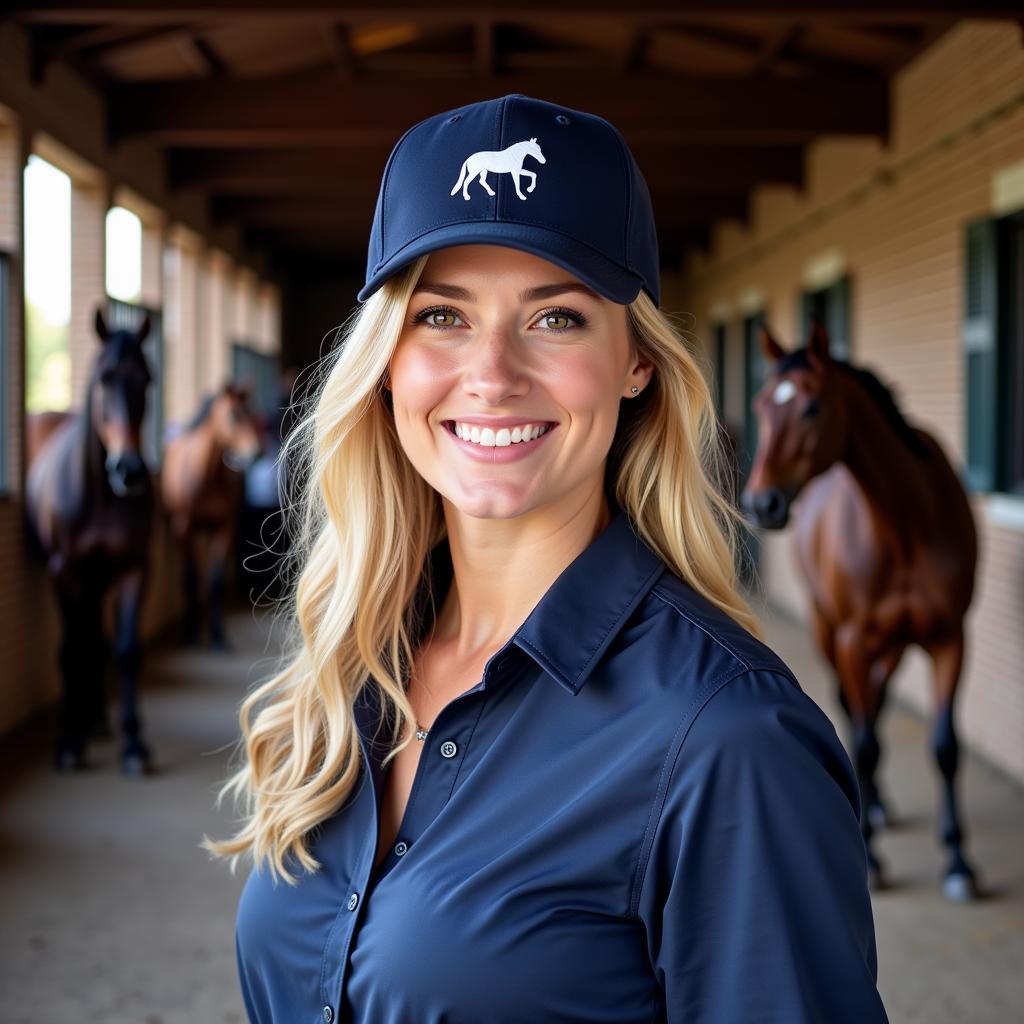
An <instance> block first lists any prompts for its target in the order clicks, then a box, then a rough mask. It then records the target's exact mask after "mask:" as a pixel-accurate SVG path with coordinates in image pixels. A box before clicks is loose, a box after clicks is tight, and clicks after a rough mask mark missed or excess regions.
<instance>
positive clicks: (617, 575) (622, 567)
mask: <svg viewBox="0 0 1024 1024" xmlns="http://www.w3.org/2000/svg"><path fill="white" fill-rule="evenodd" d="M611 513H612V518H611V521H610V522H609V523H608V525H607V526H606V527H605V528H604V529H603V530H602V531H601V533H599V534H598V535H597V537H595V538H594V539H593V540H592V541H591V542H590V544H589V545H588V546H587V547H586V548H585V549H584V550H583V551H582V552H581V553H580V554H579V555H577V557H576V558H575V559H573V561H572V562H570V563H569V565H568V566H566V568H565V569H564V570H562V573H561V574H560V575H559V576H558V578H557V579H556V580H555V582H554V583H552V585H551V586H550V587H549V588H548V590H547V592H546V593H545V594H544V596H543V597H542V598H541V599H540V601H539V602H538V603H537V605H536V606H535V607H534V609H533V611H532V612H530V614H529V616H528V617H527V619H526V621H525V622H524V623H523V624H522V625H521V626H520V627H519V628H518V629H517V630H516V631H515V633H514V634H513V635H512V637H511V638H510V639H509V641H508V643H506V644H505V646H504V647H502V648H501V650H500V651H498V652H497V653H496V654H495V655H494V656H493V657H492V658H491V659H490V661H489V662H488V670H487V673H485V680H484V682H485V685H486V682H487V675H489V673H490V671H491V670H492V669H493V668H494V667H495V666H496V665H497V664H498V663H500V662H501V661H502V660H503V659H504V658H506V657H508V653H507V652H508V651H509V650H510V648H512V647H513V646H515V647H517V648H519V649H520V650H522V651H524V652H525V653H526V654H528V655H529V656H530V657H531V658H532V659H533V660H534V661H535V662H536V663H537V664H538V665H539V666H540V667H541V668H542V669H543V670H544V671H545V672H546V673H547V674H548V675H550V676H551V677H552V678H553V679H554V680H555V681H556V682H557V683H559V684H560V685H561V686H564V687H565V689H567V690H568V691H569V692H570V693H572V694H573V695H575V694H577V693H579V692H580V690H581V689H582V688H583V686H584V684H585V683H586V681H587V679H588V678H589V676H590V673H591V672H592V671H593V670H594V667H595V666H596V665H597V663H598V662H599V661H600V660H601V656H602V655H603V654H604V652H605V651H606V650H607V648H608V646H609V645H610V644H611V643H612V641H613V640H614V639H615V637H616V636H617V635H618V633H619V631H620V630H621V629H622V626H623V625H624V624H625V622H626V619H627V618H628V617H629V615H630V614H631V613H632V612H633V610H634V609H635V608H636V606H637V605H638V604H639V603H640V602H641V601H642V600H643V598H644V597H645V596H646V595H647V593H648V591H649V590H650V589H651V587H653V586H654V583H655V581H656V580H657V579H658V577H659V576H660V575H661V573H662V571H663V570H664V569H665V563H664V562H663V561H662V560H661V558H660V557H659V556H658V555H657V553H656V552H654V551H653V550H652V549H651V548H650V547H648V546H647V544H645V543H644V541H643V540H641V539H640V537H639V536H638V535H637V534H636V532H635V531H634V529H633V526H632V523H631V522H630V519H629V516H628V515H627V513H626V512H625V510H624V509H623V508H622V507H621V506H619V505H618V504H615V503H613V504H612V505H611ZM429 562H430V576H429V580H430V586H429V588H428V587H426V586H424V587H422V588H421V592H420V595H419V598H418V602H417V603H418V607H419V609H420V619H421V621H422V628H421V630H420V633H419V637H420V639H422V638H423V636H425V635H426V631H427V630H428V629H429V627H430V624H431V622H432V613H431V601H430V597H431V595H433V597H434V602H433V604H434V605H435V606H436V607H440V604H441V602H442V601H443V600H444V596H445V594H446V593H447V591H448V587H449V585H450V584H451V580H452V576H453V570H452V563H451V551H450V548H449V545H448V540H447V538H445V539H444V540H442V541H441V542H440V543H438V544H437V545H436V546H435V547H434V548H433V550H432V551H431V553H430V559H429Z"/></svg>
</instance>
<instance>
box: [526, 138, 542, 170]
mask: <svg viewBox="0 0 1024 1024" xmlns="http://www.w3.org/2000/svg"><path fill="white" fill-rule="evenodd" d="M526 152H527V153H528V154H529V155H530V156H532V157H533V158H534V160H536V161H537V163H540V164H546V163H547V160H545V159H544V154H543V153H542V152H541V151H540V145H539V143H538V142H537V139H536V138H532V139H530V141H529V142H528V143H527V144H526Z"/></svg>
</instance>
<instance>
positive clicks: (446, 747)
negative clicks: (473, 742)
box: [441, 740, 459, 757]
mask: <svg viewBox="0 0 1024 1024" xmlns="http://www.w3.org/2000/svg"><path fill="white" fill-rule="evenodd" d="M458 752H459V748H458V747H457V746H455V744H454V743H453V742H452V741H451V740H445V741H444V743H442V744H441V756H442V757H454V756H455V755H456V754H457V753H458Z"/></svg>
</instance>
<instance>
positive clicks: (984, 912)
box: [0, 611, 1024, 1024]
mask: <svg viewBox="0 0 1024 1024" xmlns="http://www.w3.org/2000/svg"><path fill="white" fill-rule="evenodd" d="M764 619H765V622H766V626H767V628H768V631H769V640H770V642H771V644H772V646H774V647H775V648H776V649H777V650H778V651H779V652H780V654H782V656H783V657H784V658H785V659H786V661H787V662H788V663H789V664H790V665H791V667H792V668H793V669H794V671H795V672H796V673H797V675H798V678H800V680H801V683H802V684H803V686H804V689H805V690H807V691H808V693H810V694H811V695H812V696H813V697H814V698H815V699H816V700H817V701H818V702H819V704H821V706H822V707H823V708H825V710H826V711H827V712H828V713H829V714H830V716H831V717H832V718H833V720H834V721H836V722H841V719H840V717H839V715H838V709H837V705H836V703H835V701H834V698H833V694H832V684H831V683H830V682H829V681H828V680H827V677H825V676H824V675H823V673H822V671H821V663H820V662H819V661H818V660H817V658H816V656H815V655H814V653H813V652H812V651H811V650H810V648H809V645H808V641H807V637H806V634H805V633H804V632H803V630H802V629H800V628H799V627H796V626H794V624H792V623H791V622H789V621H787V620H786V619H785V618H782V617H780V616H778V615H775V614H772V613H771V612H769V611H765V612H764ZM229 628H230V630H231V636H232V638H233V639H234V641H235V643H236V645H237V646H236V650H235V652H234V653H231V654H229V655H223V656H217V655H214V654H212V653H208V652H185V651H181V652H179V651H172V650H164V651H160V652H158V653H154V654H153V655H152V657H151V660H150V662H149V665H148V666H147V670H146V679H147V683H146V689H145V692H144V695H143V701H142V707H143V713H144V715H145V721H146V723H147V726H148V735H149V738H150V741H151V742H152V744H153V747H154V750H155V752H156V755H157V758H158V761H159V765H160V768H161V770H160V772H159V774H158V775H157V776H156V777H154V778H150V779H147V780H141V781H140V780H130V779H124V778H122V777H121V776H120V775H119V774H118V772H117V770H116V744H113V743H104V744H97V745H95V747H94V748H93V755H94V758H95V761H96V767H95V768H94V770H92V771H91V772H89V773H85V774H83V775H81V776H78V777H73V778H64V777H57V776H55V775H54V774H53V773H52V772H51V771H50V770H49V764H48V750H49V732H48V729H49V727H50V726H49V723H48V722H46V721H41V722H39V723H37V724H36V725H35V726H33V727H31V728H27V729H25V730H23V731H22V732H21V733H20V734H19V735H18V736H16V737H14V738H10V739H8V740H7V741H6V742H5V743H4V745H3V748H2V749H0V906H2V907H3V914H2V917H0V963H2V967H0V1021H3V1022H4V1024H43V1022H46V1024H49V1022H52V1021H57V1020H67V1021H74V1022H75V1024H94V1022H95V1024H101V1022H102V1024H233V1022H239V1024H240V1022H244V1020H245V1015H244V1011H243V1008H242V1004H241V1000H240V998H239V995H238V989H237V980H236V975H235V961H234V940H233V921H234V910H235V905H236V901H237V898H238V892H239V890H240V887H241V884H242V881H243V880H244V874H245V871H244V870H243V869H240V871H239V877H237V878H232V876H231V875H230V874H229V872H228V870H227V867H226V866H225V865H224V864H223V863H222V862H213V861H211V860H210V859H209V858H208V856H207V854H206V853H205V852H204V851H203V850H201V849H199V847H198V846H197V843H198V842H199V840H200V838H201V836H202V834H203V833H204V832H206V833H209V834H211V835H220V836H222V835H225V834H227V831H228V824H229V822H228V815H229V809H228V808H225V810H224V811H223V812H218V811H217V810H216V809H215V808H214V805H213V797H214V792H215V789H216V786H217V783H218V782H219V780H220V779H222V778H223V776H224V773H225V771H226V766H227V758H228V756H229V754H230V752H231V746H232V744H233V742H234V739H235V736H236V730H237V722H236V706H237V702H238V700H239V699H240V697H241V696H242V694H243V693H244V691H245V689H246V687H247V686H248V685H249V683H250V682H252V681H254V680H255V679H257V678H259V677H261V676H262V675H264V674H265V672H266V669H267V664H268V663H267V662H266V661H265V660H263V659H264V658H265V656H267V655H268V653H272V652H271V644H272V641H270V640H268V638H267V636H266V626H265V624H264V623H263V622H262V621H261V620H260V619H258V618H256V617H254V616H252V615H250V614H248V613H237V614H235V615H233V616H232V617H231V618H230V620H229ZM887 714H888V718H887V719H886V720H885V721H884V723H883V729H882V733H883V737H884V743H885V750H884V753H883V759H882V770H881V771H882V775H881V778H882V782H883V785H884V787H885V790H884V791H885V792H886V793H887V795H888V796H889V798H890V801H891V804H892V806H893V807H894V809H895V810H896V812H897V813H898V816H899V822H898V827H896V828H894V829H892V830H890V831H888V832H886V833H884V834H883V835H882V836H881V837H880V841H879V845H878V851H879V854H880V856H882V857H883V858H884V860H885V862H886V864H887V865H888V868H889V872H890V876H891V878H892V880H893V882H894V883H895V884H894V886H893V888H891V889H890V890H888V891H886V892H884V893H878V894H875V896H874V908H875V921H876V931H877V936H878V947H879V964H880V967H879V987H880V989H881V991H882V995H883V998H884V1000H885V1003H886V1006H887V1008H888V1010H889V1016H890V1019H891V1021H892V1022H893V1024H904V1022H910V1021H927V1022H929V1024H954V1022H956V1024H961V1022H965V1024H1004V1022H1008V1021H1012V1020H1020V1019H1021V1018H1020V1007H1021V1003H1022V1002H1024V987H1022V974H1024V971H1022V966H1024V887H1022V876H1024V857H1022V856H1021V853H1022V851H1024V793H1022V791H1021V788H1020V787H1018V786H1015V785H1014V784H1011V783H1010V782H1009V781H1007V780H1006V779H1005V778H1003V777H1002V776H1000V775H999V774H998V773H997V772H996V771H994V770H992V769H991V768H989V767H988V766H986V765H985V764H984V763H983V762H981V761H979V760H978V759H977V758H974V757H970V756H967V757H964V758H963V759H962V761H961V764H962V767H961V793H962V802H963V806H964V807H965V809H966V818H967V822H966V824H967V827H968V828H969V845H968V851H969V853H970V854H972V855H973V857H974V860H975V863H976V864H977V866H978V868H979V873H980V878H981V881H982V883H983V885H984V886H985V887H986V889H987V892H988V897H987V898H986V899H984V900H981V901H979V902H977V903H976V904H973V905H970V906H956V905H951V904H948V903H946V902H945V900H944V899H943V898H942V895H941V892H940V888H939V876H940V873H941V870H942V866H943V856H942V853H941V851H940V849H939V847H938V845H937V842H936V841H935V839H934V838H933V837H934V835H935V832H936V825H935V818H934V804H935V800H936V796H937V784H936V776H935V772H934V770H933V766H932V762H931V760H930V757H929V755H928V752H927V741H928V730H927V727H926V723H924V722H923V721H922V720H921V719H919V718H917V717H916V716H914V715H912V714H910V713H908V712H907V711H905V710H902V709H901V708H900V707H899V706H898V705H895V704H893V705H891V706H890V708H889V710H888V711H887ZM839 728H840V735H843V736H844V738H845V734H844V731H843V727H842V726H840V727H839ZM722 1024H742V1022H722Z"/></svg>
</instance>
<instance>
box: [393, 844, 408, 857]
mask: <svg viewBox="0 0 1024 1024" xmlns="http://www.w3.org/2000/svg"><path fill="white" fill-rule="evenodd" d="M408 849H409V846H408V844H407V843H395V856H396V857H401V856H402V855H403V854H404V853H405V852H406V850H408Z"/></svg>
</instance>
